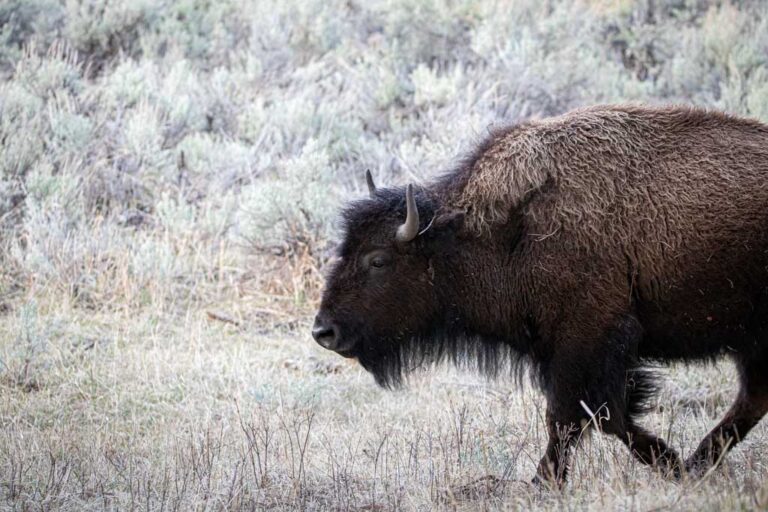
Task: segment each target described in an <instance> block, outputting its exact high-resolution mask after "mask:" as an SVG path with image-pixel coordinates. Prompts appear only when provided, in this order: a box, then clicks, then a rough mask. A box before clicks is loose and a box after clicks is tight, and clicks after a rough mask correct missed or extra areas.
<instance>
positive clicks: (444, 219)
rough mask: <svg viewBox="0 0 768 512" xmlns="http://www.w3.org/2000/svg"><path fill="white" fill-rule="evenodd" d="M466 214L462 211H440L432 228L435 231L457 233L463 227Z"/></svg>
mask: <svg viewBox="0 0 768 512" xmlns="http://www.w3.org/2000/svg"><path fill="white" fill-rule="evenodd" d="M465 216H466V214H465V213H464V211H462V210H448V211H442V212H440V213H438V214H437V217H435V220H434V223H433V226H434V228H435V230H436V231H452V232H454V233H458V232H459V231H461V228H462V227H464V218H465Z"/></svg>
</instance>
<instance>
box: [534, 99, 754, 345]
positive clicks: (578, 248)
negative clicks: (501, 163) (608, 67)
mask: <svg viewBox="0 0 768 512" xmlns="http://www.w3.org/2000/svg"><path fill="white" fill-rule="evenodd" d="M533 130H534V131H535V132H537V133H536V135H537V138H538V141H539V142H540V144H541V147H540V148H539V151H541V152H542V154H543V155H544V157H543V158H541V159H540V161H541V162H542V163H543V164H545V165H546V167H547V178H546V179H545V180H544V181H543V182H542V185H541V186H540V187H539V188H538V189H537V191H536V192H533V193H532V196H531V199H530V202H529V204H528V206H527V208H526V219H527V227H528V236H529V238H532V241H531V242H529V247H530V249H529V257H530V260H529V264H530V265H531V266H532V268H537V269H538V274H537V276H536V275H534V277H533V278H534V279H539V280H540V281H546V282H544V283H543V284H542V285H543V286H545V287H546V288H547V289H551V288H552V287H558V286H559V287H561V289H562V288H563V287H566V288H567V289H568V290H570V291H571V292H573V291H574V290H578V292H579V293H582V294H586V295H585V296H589V297H592V298H593V299H594V297H598V298H600V297H602V299H594V300H603V301H604V302H605V303H606V304H615V305H616V307H617V308H618V307H620V301H621V300H625V301H628V302H629V303H631V305H632V307H633V308H635V309H636V311H637V313H638V315H639V316H640V317H641V320H642V321H643V324H644V328H645V331H646V342H645V346H644V349H645V352H646V355H648V356H654V357H677V356H680V357H682V356H683V355H685V357H690V356H692V355H709V354H711V353H713V352H715V351H717V350H719V349H720V348H721V347H722V346H723V344H724V343H729V344H730V346H732V347H735V348H738V347H739V346H744V345H748V344H755V343H759V340H757V337H760V336H763V337H765V336H764V335H763V334H760V333H763V332H764V331H765V330H766V327H765V322H766V321H767V320H764V319H765V318H766V316H768V315H767V314H768V306H766V303H767V301H766V298H765V290H766V288H767V287H768V128H766V127H765V126H764V125H761V124H759V123H757V122H754V121H749V120H741V119H737V118H732V117H729V116H725V115H723V114H718V113H710V112H706V111H701V110H693V109H688V108H667V109H645V108H626V107H624V108H620V107H609V108H602V109H600V108H598V109H588V110H585V111H577V112H575V113H573V114H570V115H569V116H565V117H564V118H559V119H556V120H553V121H548V122H543V123H541V124H539V125H537V126H535V127H534V128H533ZM528 136H530V134H528ZM564 269H567V270H564ZM548 273H549V274H550V275H554V276H557V277H556V280H553V279H552V277H545V276H546V275H547V274H548ZM535 274H536V273H535ZM595 288H597V289H595ZM601 294H603V295H601ZM609 295H610V297H611V298H609V297H608V296H609ZM611 300H614V301H615V302H611Z"/></svg>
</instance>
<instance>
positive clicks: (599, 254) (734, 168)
mask: <svg viewBox="0 0 768 512" xmlns="http://www.w3.org/2000/svg"><path fill="white" fill-rule="evenodd" d="M417 204H418V209H419V212H420V214H421V229H422V230H423V233H422V234H421V235H419V237H417V238H416V240H413V241H412V242H408V243H406V244H401V243H397V242H396V241H395V240H394V237H393V234H394V232H395V230H396V229H397V226H398V225H399V224H400V223H402V222H403V215H404V209H405V206H404V200H403V191H402V190H401V189H384V190H379V191H377V192H376V193H375V195H374V197H372V198H371V199H369V200H365V201H362V202H358V203H355V204H353V205H352V206H351V207H350V208H349V209H348V210H347V211H346V213H345V217H346V220H347V232H346V235H345V238H344V242H343V244H342V246H341V249H340V255H341V263H339V264H338V266H337V267H336V268H334V269H333V270H332V272H331V274H330V276H329V279H328V285H327V289H326V291H325V294H324V297H323V304H322V305H321V310H320V313H319V314H318V318H317V323H316V332H315V334H316V337H318V340H319V341H320V340H321V339H322V341H321V343H323V345H324V346H327V347H329V348H333V349H334V350H337V351H338V352H340V353H342V354H343V355H347V356H355V357H358V358H359V360H360V362H361V363H362V364H363V365H364V366H365V367H366V368H368V369H369V370H371V371H372V372H373V373H374V375H375V376H376V378H377V380H378V381H379V382H380V383H382V384H396V383H397V382H399V380H400V378H401V375H402V373H403V371H404V370H407V369H409V368H410V367H412V366H416V365H419V364H423V363H424V362H431V361H436V360H440V359H441V358H442V357H444V356H446V355H448V356H451V357H453V359H454V360H457V361H463V360H473V361H477V363H478V365H479V366H480V367H481V368H482V369H484V370H486V371H489V372H491V373H494V372H495V371H497V370H498V367H499V365H500V364H501V362H503V361H508V360H518V359H521V358H522V359H526V360H528V361H530V362H531V363H532V366H533V368H534V369H535V370H536V375H537V376H538V380H539V383H540V385H541V386H542V389H543V390H544V392H545V394H546V396H547V400H548V407H547V418H548V423H549V430H550V443H549V446H548V448H547V452H546V454H545V456H544V458H543V459H542V462H541V464H540V467H539V471H538V474H539V477H544V478H547V479H555V480H558V481H562V480H563V479H564V478H565V472H566V468H567V465H566V463H565V461H566V460H567V454H568V452H569V450H570V447H571V445H572V443H573V442H574V439H575V437H576V436H575V435H574V433H575V432H577V431H578V429H579V427H580V425H581V424H582V423H583V421H584V420H585V419H588V415H587V413H586V412H585V407H584V406H585V405H586V407H587V408H588V409H590V410H591V411H595V412H598V411H605V410H606V409H607V411H609V416H610V418H609V419H608V418H606V419H604V420H603V421H602V422H601V426H602V428H603V430H604V431H606V432H608V433H612V434H615V435H617V436H618V437H619V438H621V439H622V440H623V441H624V442H625V443H627V445H628V446H630V447H631V449H632V452H633V453H634V454H635V456H636V457H637V458H638V459H639V460H641V461H643V462H646V463H649V464H657V465H659V466H660V467H661V468H663V469H664V470H665V471H668V472H670V473H672V474H674V475H677V476H679V475H680V474H681V470H682V464H681V463H680V461H679V459H678V456H677V454H676V453H675V452H674V451H673V450H672V449H670V448H668V447H667V446H666V444H665V443H664V442H663V441H662V440H661V439H658V438H656V437H655V436H653V435H651V434H650V433H647V432H645V431H644V430H642V429H641V428H640V427H639V426H637V425H636V423H635V420H634V416H635V415H637V414H639V413H640V412H642V407H643V404H644V402H645V400H646V399H647V398H648V396H649V394H650V393H651V392H652V387H653V386H652V384H653V378H652V375H651V374H650V373H649V372H648V371H647V370H644V369H643V365H644V364H645V363H646V362H648V361H671V360H695V359H703V358H712V357H715V356H718V355H720V354H723V353H728V354H730V355H731V356H732V357H733V358H734V359H735V360H736V362H737V364H738V366H739V368H740V372H741V378H742V382H741V384H742V389H741V391H740V394H739V396H738V398H737V400H736V403H735V404H734V406H733V408H732V409H731V411H730V412H729V413H728V415H727V416H726V418H725V419H724V420H723V421H722V422H721V423H720V425H718V427H717V428H716V429H715V430H713V431H712V432H711V433H710V434H709V435H708V436H707V437H706V438H705V439H704V440H703V441H702V443H701V445H700V446H699V448H698V449H697V450H696V452H695V453H694V454H693V455H691V457H690V458H689V459H688V461H687V463H686V467H687V469H689V470H691V471H700V470H701V469H702V468H704V467H706V466H707V465H709V464H711V463H712V462H713V461H715V460H717V459H718V457H719V455H720V453H721V452H722V451H723V450H724V449H728V448H730V447H732V446H733V445H734V444H735V443H736V442H737V441H738V440H739V439H741V438H742V437H743V436H744V435H745V434H746V433H747V432H748V431H749V430H750V429H751V428H752V427H753V426H754V425H755V424H756V423H757V421H759V420H760V418H762V416H763V415H764V414H765V412H766V411H768V127H766V126H765V125H762V124H760V123H758V122H756V121H751V120H744V119H739V118H735V117H731V116H728V115H725V114H721V113H715V112H708V111H704V110H699V109H692V108H687V107H667V108H648V107H641V106H601V107H592V108H587V109H582V110H577V111H574V112H571V113H568V114H566V115H564V116H561V117H557V118H553V119H545V120H540V121H531V122H527V123H524V124H521V125H517V126H513V127H510V128H507V129H504V130H501V131H498V132H496V133H494V134H492V136H491V137H489V138H488V140H486V141H485V142H484V143H482V144H481V145H480V146H479V148H478V149H477V151H475V153H474V154H473V155H471V156H470V157H469V158H467V159H465V161H464V162H462V164H461V165H459V166H458V167H457V168H456V169H455V170H454V171H453V172H450V173H448V174H446V175H445V176H443V177H442V178H440V179H438V180H436V181H435V182H434V183H432V184H430V185H428V186H426V187H424V189H422V190H420V191H418V193H417Z"/></svg>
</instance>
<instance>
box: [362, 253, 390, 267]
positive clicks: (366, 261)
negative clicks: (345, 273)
mask: <svg viewBox="0 0 768 512" xmlns="http://www.w3.org/2000/svg"><path fill="white" fill-rule="evenodd" d="M391 263H392V255H390V254H389V253H388V252H386V251H373V252H369V253H368V254H366V255H365V256H364V257H363V266H365V268H368V269H371V270H380V269H382V268H385V267H388V266H389V265H390V264H391Z"/></svg>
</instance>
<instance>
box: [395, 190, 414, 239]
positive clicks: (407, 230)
mask: <svg viewBox="0 0 768 512" xmlns="http://www.w3.org/2000/svg"><path fill="white" fill-rule="evenodd" d="M405 204H406V207H407V212H408V213H407V214H406V217H405V222H404V223H403V224H402V225H401V226H400V227H399V228H397V241H398V242H410V241H411V240H413V239H414V238H416V235H418V234H419V209H418V208H417V207H416V199H414V197H413V185H408V188H407V189H406V190H405Z"/></svg>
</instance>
